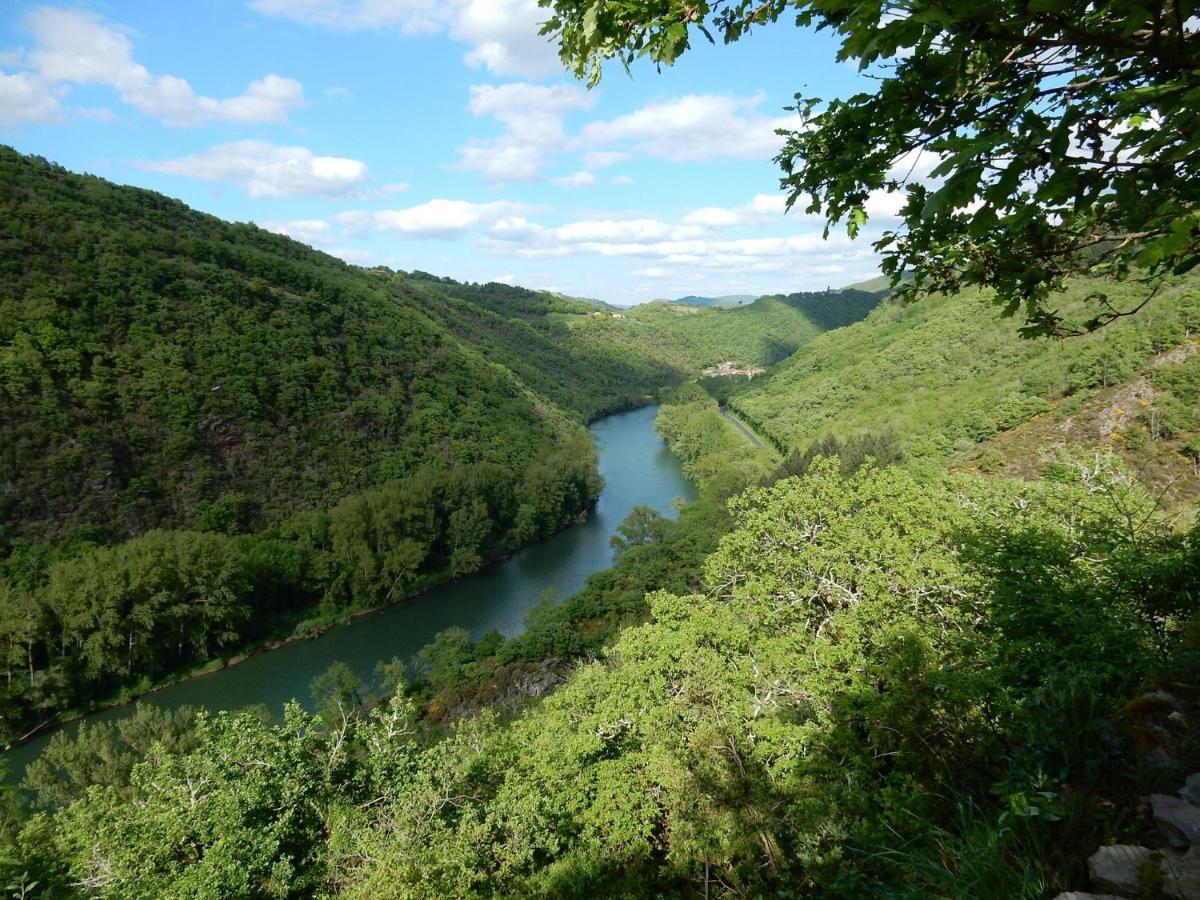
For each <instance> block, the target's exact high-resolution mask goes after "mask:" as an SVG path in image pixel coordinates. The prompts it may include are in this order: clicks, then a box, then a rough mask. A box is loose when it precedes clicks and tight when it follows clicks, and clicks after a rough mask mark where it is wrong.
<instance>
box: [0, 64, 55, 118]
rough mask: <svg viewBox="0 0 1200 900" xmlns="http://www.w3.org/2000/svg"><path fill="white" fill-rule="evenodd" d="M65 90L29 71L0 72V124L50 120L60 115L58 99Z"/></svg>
mask: <svg viewBox="0 0 1200 900" xmlns="http://www.w3.org/2000/svg"><path fill="white" fill-rule="evenodd" d="M64 93H66V90H65V89H64V88H62V87H60V86H57V85H54V84H52V83H50V82H48V81H46V80H45V79H43V78H39V77H38V76H36V75H34V74H33V73H31V72H14V73H13V74H11V75H10V74H7V73H5V72H2V71H0V124H7V125H20V124H23V123H26V122H53V121H56V120H58V119H60V118H61V117H62V112H61V107H60V103H59V101H60V100H61V98H62V96H63V94H64Z"/></svg>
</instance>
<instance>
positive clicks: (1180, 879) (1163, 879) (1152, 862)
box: [1055, 772, 1200, 900]
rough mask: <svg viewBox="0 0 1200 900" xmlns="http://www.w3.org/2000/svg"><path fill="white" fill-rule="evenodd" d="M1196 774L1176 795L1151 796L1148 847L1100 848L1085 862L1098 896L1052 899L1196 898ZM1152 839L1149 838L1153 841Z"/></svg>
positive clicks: (1199, 890) (1199, 806)
mask: <svg viewBox="0 0 1200 900" xmlns="http://www.w3.org/2000/svg"><path fill="white" fill-rule="evenodd" d="M1197 799H1200V772H1198V773H1196V774H1194V775H1189V776H1188V778H1187V781H1186V782H1185V783H1184V785H1183V787H1181V788H1180V789H1179V796H1174V795H1172V794H1151V795H1150V798H1149V806H1150V809H1151V810H1152V813H1153V816H1154V824H1155V826H1156V828H1157V829H1158V831H1157V834H1155V835H1152V836H1149V837H1148V838H1147V843H1150V844H1153V845H1155V846H1158V845H1160V844H1161V845H1162V849H1156V850H1152V849H1151V848H1150V847H1146V846H1142V845H1135V844H1114V845H1112V846H1109V847H1101V848H1100V849H1099V850H1097V851H1096V852H1095V853H1093V854H1092V856H1091V858H1089V859H1088V878H1089V881H1090V883H1091V887H1092V890H1093V891H1097V892H1098V893H1097V894H1083V893H1078V892H1072V893H1066V894H1059V895H1058V897H1057V898H1055V900H1085V898H1088V897H1097V896H1099V897H1127V898H1146V900H1150V898H1157V897H1171V898H1178V900H1200V803H1197V802H1196V801H1197ZM1151 838H1152V839H1151Z"/></svg>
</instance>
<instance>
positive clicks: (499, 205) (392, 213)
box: [372, 199, 525, 239]
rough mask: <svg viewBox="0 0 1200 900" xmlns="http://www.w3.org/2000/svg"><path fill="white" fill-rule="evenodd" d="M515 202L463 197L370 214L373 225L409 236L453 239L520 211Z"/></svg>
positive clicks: (521, 207)
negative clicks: (476, 201) (473, 201)
mask: <svg viewBox="0 0 1200 900" xmlns="http://www.w3.org/2000/svg"><path fill="white" fill-rule="evenodd" d="M524 209H525V207H523V206H522V205H521V204H518V203H507V202H504V201H497V202H495V203H470V202H468V201H466V200H440V199H439V200H430V201H428V202H427V203H422V204H420V205H418V206H410V207H408V208H407V209H389V210H381V211H379V212H376V213H373V214H372V221H373V222H374V224H375V227H377V228H379V229H381V230H384V231H395V232H398V233H400V234H402V235H404V236H406V237H411V238H441V239H445V238H453V237H458V236H459V235H461V234H464V233H465V232H467V231H470V230H471V229H472V228H474V227H475V226H476V225H480V224H484V223H487V222H495V221H497V220H500V219H503V218H505V217H511V216H515V215H518V214H519V213H521V212H523V211H524Z"/></svg>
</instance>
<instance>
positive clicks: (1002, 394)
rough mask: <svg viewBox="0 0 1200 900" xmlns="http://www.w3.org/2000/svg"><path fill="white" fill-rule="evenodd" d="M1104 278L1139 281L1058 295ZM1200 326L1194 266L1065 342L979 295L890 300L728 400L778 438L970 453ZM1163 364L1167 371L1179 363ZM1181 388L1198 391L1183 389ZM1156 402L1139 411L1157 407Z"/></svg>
mask: <svg viewBox="0 0 1200 900" xmlns="http://www.w3.org/2000/svg"><path fill="white" fill-rule="evenodd" d="M1101 287H1102V288H1103V289H1105V290H1106V291H1108V293H1109V294H1110V296H1111V297H1112V299H1113V300H1114V301H1115V302H1116V303H1118V305H1123V304H1124V303H1125V302H1127V301H1128V299H1129V298H1130V297H1132V296H1133V292H1135V291H1136V290H1137V288H1136V286H1125V287H1118V286H1113V285H1110V284H1100V283H1094V282H1087V281H1078V282H1076V283H1074V284H1073V285H1072V286H1071V287H1070V289H1069V290H1068V291H1067V292H1066V293H1065V294H1064V295H1063V296H1062V298H1061V303H1062V306H1063V308H1064V309H1066V310H1072V309H1074V308H1077V307H1078V306H1080V305H1081V304H1082V303H1083V298H1084V297H1085V296H1086V295H1087V294H1088V293H1089V291H1091V290H1094V289H1097V288H1101ZM1131 305H1132V304H1131ZM1198 328H1200V278H1197V277H1195V276H1188V277H1186V278H1182V279H1178V280H1176V281H1175V282H1173V283H1172V284H1170V285H1168V286H1167V287H1166V288H1164V289H1163V291H1162V292H1161V293H1160V294H1159V295H1158V296H1157V297H1156V298H1155V299H1154V301H1153V302H1152V304H1151V305H1150V307H1148V308H1147V310H1146V311H1145V312H1144V313H1143V314H1142V315H1139V316H1135V317H1133V318H1130V319H1126V320H1123V321H1120V322H1117V323H1114V324H1113V325H1111V326H1109V327H1107V328H1105V329H1103V330H1101V331H1100V332H1098V333H1095V334H1093V335H1090V336H1087V337H1077V338H1068V339H1063V340H1057V341H1054V340H1050V339H1037V340H1028V339H1024V338H1022V337H1020V336H1019V335H1018V334H1017V330H1016V326H1015V323H1014V322H1013V320H1012V319H1007V318H1004V317H1002V316H1000V315H999V314H998V312H997V310H996V308H995V307H994V306H993V305H991V304H990V303H989V302H988V301H987V300H986V299H985V298H984V297H982V296H981V295H978V294H966V295H960V296H953V297H931V298H928V299H925V300H922V301H920V302H919V303H915V304H912V305H909V306H904V305H900V304H897V303H895V302H885V303H884V304H883V305H882V306H880V307H879V308H878V309H876V310H875V311H874V312H873V313H872V314H871V315H870V316H868V317H867V318H866V319H865V320H864V321H862V322H859V323H858V324H854V325H851V326H850V327H848V328H844V329H841V330H839V331H837V332H833V333H830V334H825V335H822V336H820V337H818V338H816V339H815V340H813V341H812V342H811V343H809V344H808V345H807V346H806V347H805V348H804V352H803V353H799V354H796V355H795V356H793V357H791V358H789V359H787V360H786V361H784V362H783V363H781V364H780V365H778V366H776V367H774V368H773V369H771V370H770V371H769V372H768V373H767V375H765V376H762V377H760V378H758V379H755V381H754V382H753V383H752V384H749V385H746V386H744V387H743V388H741V389H740V390H739V391H738V392H737V393H736V395H735V396H734V397H733V399H732V400H731V405H732V406H733V407H734V408H735V409H736V410H737V411H738V412H739V414H741V415H743V416H744V418H746V419H747V420H748V421H750V422H753V423H754V424H755V425H756V427H759V428H760V429H761V430H762V432H763V433H764V434H766V435H768V436H770V437H771V438H772V439H773V440H774V441H775V442H776V443H777V445H778V446H780V447H784V448H788V449H793V448H803V447H805V446H806V445H808V444H809V443H811V442H813V441H815V440H816V439H817V438H819V437H821V436H823V435H825V434H834V435H838V436H841V437H846V436H849V435H853V434H855V433H859V432H862V431H882V430H888V429H892V430H894V431H895V432H896V433H897V434H898V435H899V437H900V439H901V441H902V443H903V444H904V445H905V448H906V449H907V451H908V452H909V453H910V454H911V455H913V456H916V457H919V458H925V459H929V460H931V461H933V460H936V461H939V462H940V461H945V460H947V459H949V458H950V457H951V456H952V455H953V454H967V455H968V456H970V454H971V452H972V451H973V448H975V447H977V445H980V444H981V442H985V441H989V440H990V439H992V438H993V437H994V436H996V435H997V434H999V433H1002V432H1005V431H1008V430H1010V429H1013V428H1016V427H1017V426H1019V425H1021V424H1022V423H1024V422H1027V421H1029V420H1031V419H1033V418H1034V417H1038V416H1043V415H1045V414H1047V413H1049V412H1050V410H1051V409H1053V408H1060V407H1063V404H1066V406H1065V407H1064V408H1066V409H1067V410H1069V409H1070V408H1071V406H1072V405H1078V404H1081V403H1083V402H1084V401H1085V398H1087V397H1089V396H1091V395H1092V393H1093V392H1095V391H1099V390H1103V389H1105V388H1113V387H1114V386H1117V385H1121V384H1125V383H1127V382H1129V380H1130V379H1134V378H1136V377H1137V376H1138V375H1139V373H1141V372H1143V370H1145V369H1146V367H1148V366H1149V365H1150V360H1151V357H1153V356H1154V354H1156V353H1160V352H1163V351H1167V350H1171V349H1173V348H1176V347H1179V346H1180V345H1182V344H1184V343H1185V342H1187V341H1188V340H1189V335H1191V334H1194V333H1195V332H1196V330H1197V329H1198ZM1156 371H1158V372H1159V375H1158V376H1157V377H1159V378H1160V379H1165V378H1167V377H1168V376H1169V373H1171V372H1174V371H1175V369H1174V368H1171V367H1166V368H1162V369H1158V370H1156ZM1165 393H1166V391H1165V389H1164V394H1165ZM1183 396H1186V397H1189V398H1190V397H1191V396H1192V395H1191V394H1189V393H1187V389H1185V390H1184V394H1183ZM1184 402H1185V401H1178V400H1177V401H1175V407H1176V408H1177V411H1176V412H1175V413H1174V414H1173V417H1172V418H1173V421H1175V422H1177V423H1178V425H1177V428H1179V429H1183V430H1184V431H1191V432H1194V431H1195V423H1194V421H1192V420H1191V419H1190V418H1189V417H1188V416H1186V415H1185V414H1184V413H1182V412H1181V411H1179V410H1178V407H1180V406H1181V405H1182V403H1184ZM1154 409H1155V408H1154V407H1152V406H1149V405H1148V406H1146V407H1145V408H1139V410H1138V414H1139V415H1142V416H1145V417H1150V416H1152V415H1154ZM1111 430H1112V429H1109V431H1106V432H1104V433H1103V434H1093V435H1091V436H1090V437H1088V439H1087V440H1082V439H1081V440H1080V441H1079V442H1080V443H1082V444H1085V445H1091V446H1098V445H1099V446H1104V447H1105V448H1107V449H1111V448H1112V447H1113V446H1114V444H1116V443H1118V442H1116V441H1113V440H1111V439H1109V434H1110V432H1111ZM1160 436H1161V434H1160ZM1080 437H1081V438H1082V435H1080ZM1051 443H1053V441H1052V442H1051ZM1036 449H1037V448H1027V451H1028V452H1029V453H1030V454H1032V453H1034V452H1035V451H1036ZM965 458H967V457H964V459H965Z"/></svg>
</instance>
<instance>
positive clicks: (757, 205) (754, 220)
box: [680, 194, 787, 230]
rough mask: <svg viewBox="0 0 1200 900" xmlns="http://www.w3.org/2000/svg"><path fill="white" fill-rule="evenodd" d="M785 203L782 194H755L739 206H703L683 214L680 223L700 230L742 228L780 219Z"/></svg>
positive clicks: (784, 209) (784, 210)
mask: <svg viewBox="0 0 1200 900" xmlns="http://www.w3.org/2000/svg"><path fill="white" fill-rule="evenodd" d="M786 209H787V203H786V200H785V198H784V196H783V195H782V194H756V195H755V196H754V198H753V199H752V200H750V202H749V203H745V204H743V205H741V206H732V207H727V206H705V207H701V208H700V209H694V210H692V211H691V212H689V213H688V214H687V215H685V216H684V217H683V218H682V219H681V220H680V222H681V224H683V225H685V226H694V227H695V228H698V229H702V230H714V229H720V228H743V227H747V226H752V225H764V224H768V223H771V222H774V221H775V220H778V219H781V218H782V217H783V215H784V213H785V212H786Z"/></svg>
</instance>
